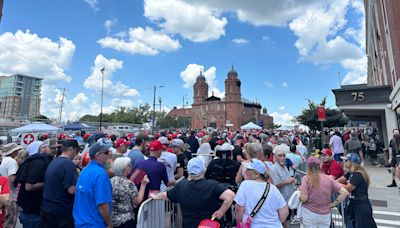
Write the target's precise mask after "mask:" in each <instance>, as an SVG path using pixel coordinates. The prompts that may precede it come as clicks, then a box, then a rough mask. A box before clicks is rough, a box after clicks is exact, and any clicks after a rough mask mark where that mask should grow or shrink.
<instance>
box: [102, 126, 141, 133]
mask: <svg viewBox="0 0 400 228" xmlns="http://www.w3.org/2000/svg"><path fill="white" fill-rule="evenodd" d="M108 129H109V130H114V131H119V132H135V131H138V130H139V128H137V127H132V126H123V125H116V126H109V127H108Z"/></svg>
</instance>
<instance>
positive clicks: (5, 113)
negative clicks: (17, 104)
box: [3, 92, 8, 118]
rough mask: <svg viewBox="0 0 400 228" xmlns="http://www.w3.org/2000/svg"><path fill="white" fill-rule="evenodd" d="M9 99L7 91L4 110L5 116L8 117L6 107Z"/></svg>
mask: <svg viewBox="0 0 400 228" xmlns="http://www.w3.org/2000/svg"><path fill="white" fill-rule="evenodd" d="M7 100H8V93H7V92H6V99H5V100H4V111H3V118H5V117H6V107H7Z"/></svg>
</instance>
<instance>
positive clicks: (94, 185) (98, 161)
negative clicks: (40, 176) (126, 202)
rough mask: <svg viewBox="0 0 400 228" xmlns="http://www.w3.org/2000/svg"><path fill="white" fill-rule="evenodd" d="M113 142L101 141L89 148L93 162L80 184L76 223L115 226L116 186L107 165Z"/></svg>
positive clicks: (81, 178)
mask: <svg viewBox="0 0 400 228" xmlns="http://www.w3.org/2000/svg"><path fill="white" fill-rule="evenodd" d="M110 146H111V144H104V143H102V142H97V143H95V144H93V145H92V146H91V147H90V149H89V156H90V159H91V161H90V163H89V164H88V165H87V166H86V167H85V168H84V169H83V170H82V172H81V174H80V176H79V178H78V183H77V184H76V193H75V203H74V209H73V216H74V220H75V227H77V228H80V227H82V228H83V227H84V228H91V227H93V228H94V227H96V228H97V227H107V228H111V227H112V223H111V205H112V189H111V182H110V179H109V178H108V175H107V172H106V170H105V169H104V165H105V164H106V163H107V160H108V158H109V153H111V152H110V151H109V149H110Z"/></svg>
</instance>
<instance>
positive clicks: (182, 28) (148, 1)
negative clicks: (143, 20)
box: [144, 0, 228, 42]
mask: <svg viewBox="0 0 400 228" xmlns="http://www.w3.org/2000/svg"><path fill="white" fill-rule="evenodd" d="M192 4H195V3H193V2H184V1H180V0H169V1H165V0H145V1H144V16H145V17H147V18H149V19H150V20H151V21H153V22H154V23H156V24H157V25H158V26H159V27H160V28H162V29H163V30H164V31H166V32H167V33H170V34H180V35H181V36H182V37H183V38H185V39H188V40H191V41H194V42H204V41H209V40H216V39H219V37H221V36H223V35H225V26H226V24H227V23H228V20H227V19H226V18H224V17H222V18H220V17H218V12H216V11H215V10H213V9H212V8H209V7H207V6H195V5H192Z"/></svg>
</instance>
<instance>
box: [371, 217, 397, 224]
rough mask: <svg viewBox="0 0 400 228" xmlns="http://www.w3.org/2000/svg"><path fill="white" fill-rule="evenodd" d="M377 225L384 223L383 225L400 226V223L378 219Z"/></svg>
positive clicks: (376, 220)
mask: <svg viewBox="0 0 400 228" xmlns="http://www.w3.org/2000/svg"><path fill="white" fill-rule="evenodd" d="M374 219H375V222H376V223H383V224H388V225H400V221H393V220H387V219H377V218H374Z"/></svg>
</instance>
